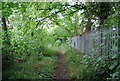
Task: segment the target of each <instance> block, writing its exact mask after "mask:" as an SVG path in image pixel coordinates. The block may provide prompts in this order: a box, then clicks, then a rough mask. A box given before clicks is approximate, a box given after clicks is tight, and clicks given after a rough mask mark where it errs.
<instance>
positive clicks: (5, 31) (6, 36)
mask: <svg viewBox="0 0 120 81" xmlns="http://www.w3.org/2000/svg"><path fill="white" fill-rule="evenodd" d="M2 29H3V32H4V37H3V40H4V42H3V44H6V45H10V40H9V36H8V32H7V31H8V29H7V24H6V18H5V17H4V16H2Z"/></svg>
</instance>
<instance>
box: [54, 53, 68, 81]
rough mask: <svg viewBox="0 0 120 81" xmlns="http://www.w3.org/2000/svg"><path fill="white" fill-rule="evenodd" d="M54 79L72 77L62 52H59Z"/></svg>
mask: <svg viewBox="0 0 120 81" xmlns="http://www.w3.org/2000/svg"><path fill="white" fill-rule="evenodd" d="M54 79H70V73H69V71H68V69H67V63H66V61H65V58H64V55H63V54H62V53H58V61H57V66H56V69H55V72H54Z"/></svg>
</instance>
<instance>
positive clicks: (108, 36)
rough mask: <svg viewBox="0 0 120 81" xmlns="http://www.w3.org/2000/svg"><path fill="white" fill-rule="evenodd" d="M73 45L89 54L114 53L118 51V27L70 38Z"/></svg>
mask: <svg viewBox="0 0 120 81" xmlns="http://www.w3.org/2000/svg"><path fill="white" fill-rule="evenodd" d="M68 40H70V41H71V44H70V45H71V46H72V47H73V48H75V49H76V50H78V51H81V52H83V53H85V54H87V55H91V54H94V55H95V57H99V56H101V55H103V54H108V55H112V54H115V53H117V52H118V28H117V27H115V28H114V27H110V28H106V29H105V28H104V29H100V30H95V31H90V32H87V33H85V34H82V35H79V36H75V37H72V38H69V39H68Z"/></svg>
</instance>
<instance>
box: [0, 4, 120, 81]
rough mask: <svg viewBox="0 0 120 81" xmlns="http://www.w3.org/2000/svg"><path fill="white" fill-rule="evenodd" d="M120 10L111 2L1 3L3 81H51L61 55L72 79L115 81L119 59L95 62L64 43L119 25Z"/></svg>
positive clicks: (103, 58) (101, 58)
mask: <svg viewBox="0 0 120 81" xmlns="http://www.w3.org/2000/svg"><path fill="white" fill-rule="evenodd" d="M119 6H120V5H119V3H110V2H106V3H101V2H93V3H91V2H86V3H83V2H62V3H61V2H3V3H2V25H1V26H0V28H2V29H3V32H2V42H3V44H2V49H3V50H2V56H3V58H2V59H3V79H51V78H53V72H54V68H55V66H56V55H57V53H58V52H59V51H61V52H62V53H63V54H65V57H66V60H67V62H68V68H69V70H70V73H71V74H70V75H71V77H72V78H73V79H103V80H107V79H108V78H109V79H116V78H118V77H119V75H118V73H119V71H118V69H119V67H118V66H119V65H118V57H120V56H119V54H116V55H113V56H111V58H109V59H108V58H107V55H104V56H101V57H99V58H98V59H95V58H93V57H91V56H86V55H85V54H84V53H81V52H77V51H76V50H75V49H73V48H71V47H70V46H69V45H67V44H66V41H67V39H68V38H70V37H73V36H76V35H79V34H83V33H86V32H89V31H91V30H94V29H96V28H98V29H100V28H102V27H110V26H118V23H119V21H118V19H117V18H119V15H118V12H119ZM106 58H107V60H106ZM8 67H9V68H8ZM113 69H114V70H113Z"/></svg>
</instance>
